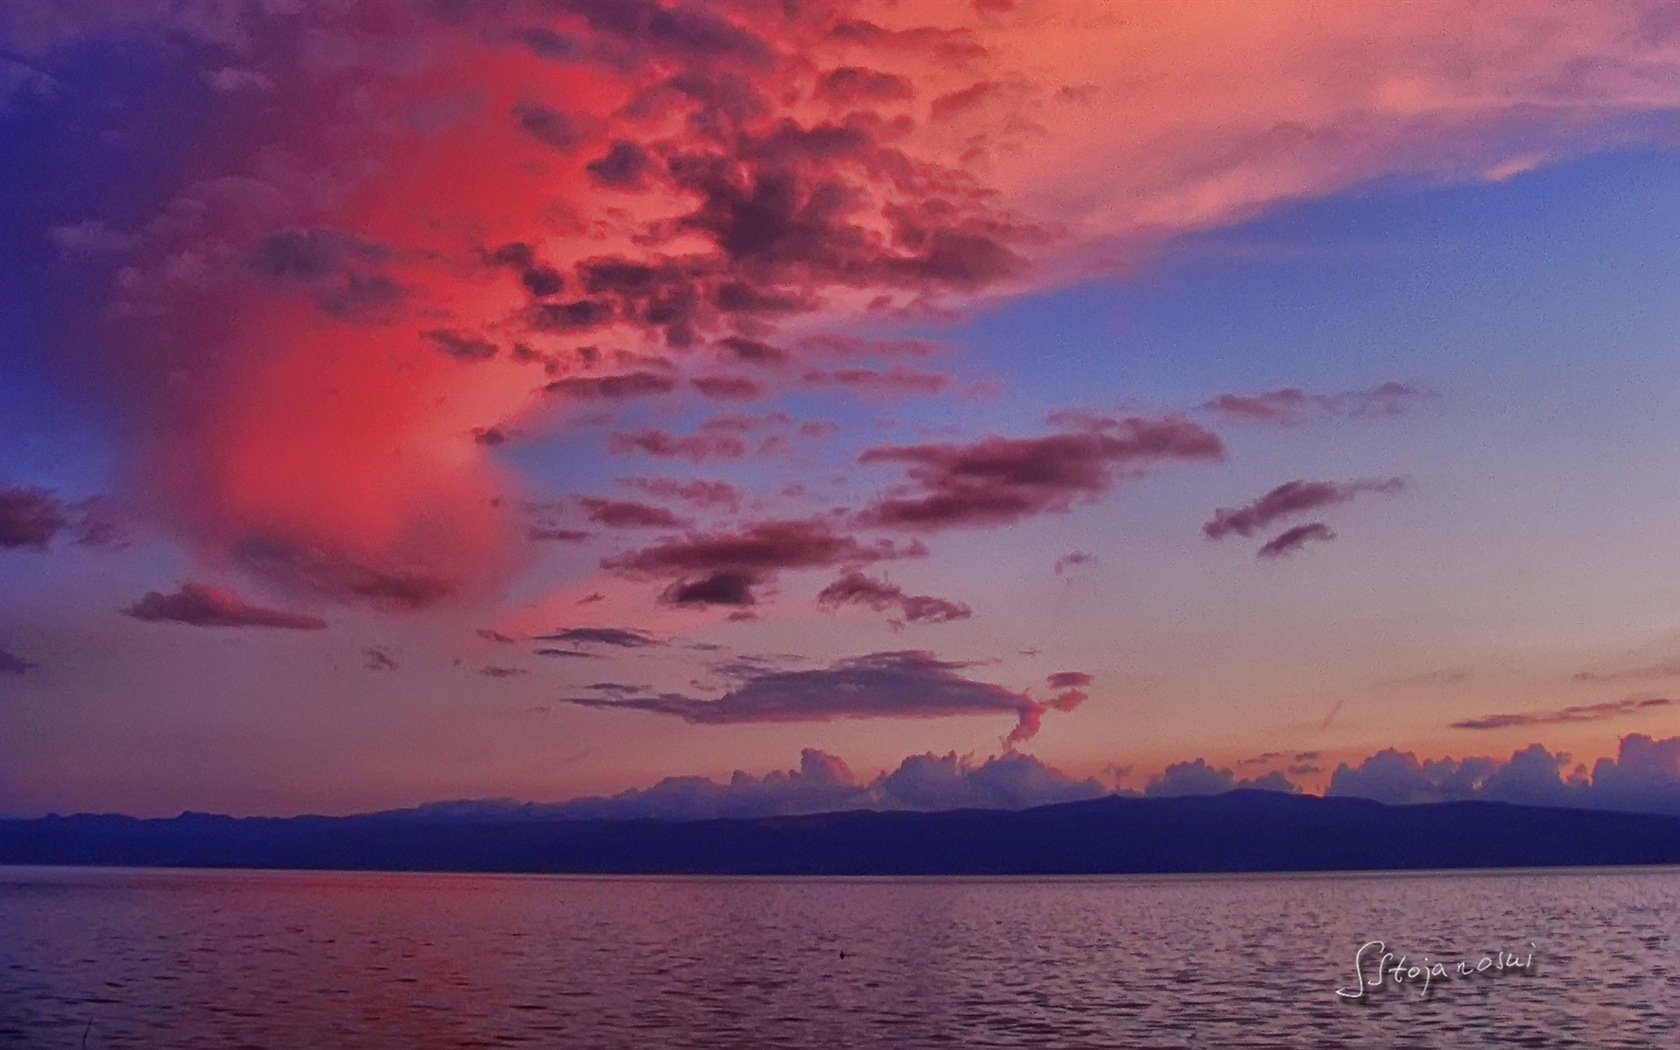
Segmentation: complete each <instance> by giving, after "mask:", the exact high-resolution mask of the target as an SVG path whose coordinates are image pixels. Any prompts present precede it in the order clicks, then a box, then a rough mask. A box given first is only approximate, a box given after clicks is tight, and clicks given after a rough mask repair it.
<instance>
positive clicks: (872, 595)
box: [817, 571, 973, 623]
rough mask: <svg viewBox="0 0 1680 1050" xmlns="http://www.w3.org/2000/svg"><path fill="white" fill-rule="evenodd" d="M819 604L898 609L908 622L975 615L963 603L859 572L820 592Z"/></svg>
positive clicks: (931, 621)
mask: <svg viewBox="0 0 1680 1050" xmlns="http://www.w3.org/2000/svg"><path fill="white" fill-rule="evenodd" d="M817 604H818V605H821V606H824V607H825V608H830V609H833V608H838V607H839V606H842V605H863V606H866V607H868V608H871V609H874V610H875V611H876V612H885V611H887V610H888V609H897V610H898V611H899V612H900V614H902V616H903V618H904V622H909V623H949V622H951V621H952V620H966V619H968V618H969V617H970V616H971V615H973V612H972V610H970V609H969V607H968V606H966V605H964V604H962V603H961V602H953V601H950V600H948V599H945V598H935V597H933V596H931V595H927V594H905V593H904V591H903V589H902V588H900V587H898V586H897V585H896V584H892V583H888V582H886V581H884V580H876V579H873V578H871V577H869V576H865V575H864V574H863V573H861V572H856V571H852V572H847V573H844V574H842V575H841V576H840V578H839V579H837V580H835V581H834V582H833V583H831V584H829V585H828V586H827V587H824V588H823V589H822V590H821V591H820V592H818V594H817Z"/></svg>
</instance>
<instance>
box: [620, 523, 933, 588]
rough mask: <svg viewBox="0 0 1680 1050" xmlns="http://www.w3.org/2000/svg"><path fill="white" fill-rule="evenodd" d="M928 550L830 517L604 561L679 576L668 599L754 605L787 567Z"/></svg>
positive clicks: (679, 542) (696, 537) (701, 537)
mask: <svg viewBox="0 0 1680 1050" xmlns="http://www.w3.org/2000/svg"><path fill="white" fill-rule="evenodd" d="M924 554H926V548H924V547H922V546H921V545H920V544H911V545H908V546H900V545H899V544H896V543H894V542H892V541H891V540H878V541H875V542H872V543H864V542H863V541H861V540H859V539H857V538H856V537H855V536H848V535H844V534H841V533H837V532H835V531H834V530H833V528H832V526H830V525H829V524H828V523H827V522H824V521H820V520H816V519H809V520H791V521H770V522H763V523H760V524H757V525H752V526H749V527H747V528H745V529H743V530H742V531H740V532H736V533H714V534H690V535H688V536H686V537H683V538H680V539H672V540H666V541H664V542H662V543H659V544H656V545H655V546H652V547H647V548H644V549H642V550H638V551H631V552H629V553H628V554H623V555H620V556H618V557H615V558H609V559H607V560H606V561H604V562H602V563H601V564H602V567H603V568H607V569H613V570H616V571H619V572H624V573H628V574H630V575H634V576H642V577H656V578H657V577H666V578H671V579H675V581H676V583H675V584H674V585H673V587H672V589H670V590H668V591H667V592H666V594H665V600H666V601H668V602H671V603H674V604H682V605H695V604H715V605H751V604H753V603H754V601H755V596H754V594H753V589H754V588H756V587H758V586H760V585H762V584H764V583H768V582H769V581H770V580H771V579H772V578H773V577H774V576H775V574H776V573H778V572H780V571H782V570H784V569H814V568H825V567H828V566H833V565H841V564H853V565H855V564H863V563H866V562H874V561H881V560H885V559H891V558H903V557H918V556H921V555H924Z"/></svg>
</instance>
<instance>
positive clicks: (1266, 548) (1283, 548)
mask: <svg viewBox="0 0 1680 1050" xmlns="http://www.w3.org/2000/svg"><path fill="white" fill-rule="evenodd" d="M1335 538H1336V534H1335V533H1334V532H1331V531H1330V526H1328V525H1326V524H1324V523H1323V522H1322V521H1313V522H1308V523H1307V524H1305V525H1297V526H1295V527H1294V528H1292V529H1285V530H1283V531H1282V532H1280V533H1278V534H1277V536H1275V537H1273V538H1272V539H1271V540H1269V541H1267V542H1266V543H1265V544H1263V545H1262V546H1261V548H1260V550H1259V551H1258V552H1257V554H1258V556H1259V557H1262V558H1280V557H1282V556H1283V555H1285V554H1293V553H1294V552H1296V551H1298V550H1300V549H1301V548H1302V547H1305V546H1306V545H1307V544H1308V543H1310V542H1312V541H1313V540H1318V541H1319V542H1321V543H1328V542H1329V541H1331V540H1333V539H1335Z"/></svg>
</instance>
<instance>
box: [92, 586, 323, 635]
mask: <svg viewBox="0 0 1680 1050" xmlns="http://www.w3.org/2000/svg"><path fill="white" fill-rule="evenodd" d="M123 613H124V614H125V615H127V616H132V617H134V618H135V619H136V620H148V621H152V622H156V623H162V622H171V623H184V624H190V625H191V626H193V627H278V628H286V629H290V630H295V631H319V630H323V629H324V628H325V627H326V626H327V621H325V620H323V619H321V618H320V617H318V616H308V615H305V614H303V613H293V612H285V611H283V610H280V609H265V608H263V607H262V606H260V605H252V604H251V603H250V602H247V601H246V600H245V599H243V598H241V597H240V596H239V595H237V594H235V593H234V592H233V591H230V590H226V589H224V588H221V587H210V586H206V585H204V584H199V583H183V584H182V585H181V587H180V589H179V590H177V591H175V592H174V593H173V594H164V593H162V592H161V591H147V592H146V593H145V594H144V595H142V596H141V598H140V600H139V601H137V602H135V603H134V604H133V605H130V606H129V607H128V608H126V609H124V610H123Z"/></svg>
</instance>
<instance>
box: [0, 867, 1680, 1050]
mask: <svg viewBox="0 0 1680 1050" xmlns="http://www.w3.org/2000/svg"><path fill="white" fill-rule="evenodd" d="M1677 905H1680V874H1677V873H1670V872H1634V873H1565V874H1555V873H1554V874H1501V875H1465V874H1453V875H1421V876H1419V875H1413V876H1386V877H1369V876H1362V877H1312V878H1271V879H1266V878H1242V879H1166V878H1163V879H1136V878H1128V879H1111V880H1105V879H1090V880H926V881H916V880H903V881H894V880H880V881H872V880H844V881H823V880H729V879H596V878H544V877H527V876H477V875H474V876H465V875H379V874H324V873H285V872H273V873H262V872H162V871H144V872H123V871H100V870H75V869H23V868H13V869H4V868H0V1046H5V1047H8V1048H9V1047H23V1048H33V1047H61V1046H63V1047H73V1046H77V1045H79V1043H80V1040H81V1038H82V1035H83V1033H84V1030H86V1032H87V1036H88V1041H87V1045H88V1046H89V1047H90V1048H92V1047H157V1046H169V1047H179V1048H183V1050H190V1048H196V1047H229V1046H256V1047H270V1048H289V1047H309V1048H319V1047H369V1048H378V1047H417V1048H439V1050H442V1048H455V1047H490V1046H518V1045H525V1046H538V1047H549V1046H554V1047H566V1048H591V1050H593V1048H617V1047H624V1048H635V1050H663V1048H679V1047H680V1048H684V1050H696V1048H698V1050H711V1048H728V1047H741V1048H753V1050H765V1048H824V1050H826V1048H834V1047H882V1046H888V1047H943V1046H953V1047H965V1048H966V1047H975V1048H986V1047H995V1048H1012V1050H1013V1048H1028V1047H1030V1048H1033V1050H1043V1048H1053V1047H1133V1046H1148V1047H1180V1046H1182V1047H1209V1046H1216V1047H1280V1046H1304V1045H1313V1046H1325V1047H1340V1046H1355V1045H1359V1046H1367V1047H1368V1046H1438V1045H1447V1044H1449V1043H1450V1044H1451V1045H1454V1046H1459V1047H1475V1046H1494V1045H1498V1046H1540V1047H1545V1046H1577V1045H1589V1046H1598V1047H1652V1046H1671V1045H1680V1040H1677V1039H1676V1038H1675V1031H1674V1028H1675V1018H1676V1007H1677V1006H1680V999H1677V996H1680V992H1676V990H1675V985H1676V982H1675V981H1674V980H1673V978H1674V975H1675V967H1676V963H1677V962H1680V960H1677V959H1676V956H1675V944H1676V941H1675V939H1674V935H1675V932H1676V930H1675V926H1676V923H1677V922H1680V907H1677ZM1374 938H1375V939H1382V940H1385V941H1387V942H1388V944H1389V946H1390V950H1392V951H1394V952H1396V953H1397V954H1398V953H1400V952H1405V953H1407V954H1408V955H1411V956H1413V957H1416V956H1421V955H1424V954H1427V955H1429V956H1430V957H1432V958H1435V959H1443V960H1452V961H1456V960H1458V959H1461V958H1471V959H1472V960H1474V959H1475V958H1477V957H1479V956H1480V955H1481V954H1483V953H1486V952H1490V951H1494V950H1497V949H1499V948H1509V947H1514V946H1520V945H1526V944H1527V943H1528V942H1529V941H1533V942H1535V943H1536V944H1537V945H1538V948H1537V950H1536V958H1535V965H1534V967H1533V971H1532V973H1530V974H1528V975H1514V976H1509V977H1504V978H1499V979H1489V978H1476V979H1469V980H1460V981H1452V982H1446V983H1440V982H1437V983H1435V984H1434V985H1433V987H1432V988H1431V990H1430V992H1429V995H1428V997H1427V998H1424V997H1421V996H1420V995H1419V991H1420V986H1419V985H1417V984H1406V985H1402V986H1400V987H1399V988H1398V989H1395V988H1393V987H1392V986H1391V985H1390V986H1385V987H1384V988H1383V989H1378V990H1374V991H1373V992H1372V993H1371V994H1369V995H1368V996H1366V997H1365V998H1364V999H1363V1000H1360V1001H1359V1002H1357V1003H1350V1002H1346V1001H1343V1000H1341V999H1339V998H1338V997H1337V996H1336V995H1335V989H1337V988H1342V987H1348V986H1349V985H1350V984H1351V982H1352V981H1353V977H1354V970H1353V964H1354V956H1355V953H1356V951H1357V950H1358V948H1359V946H1360V945H1361V944H1363V943H1365V942H1366V941H1368V940H1371V939H1374ZM90 1021H91V1023H92V1027H91V1029H89V1028H88V1025H89V1022H90Z"/></svg>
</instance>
